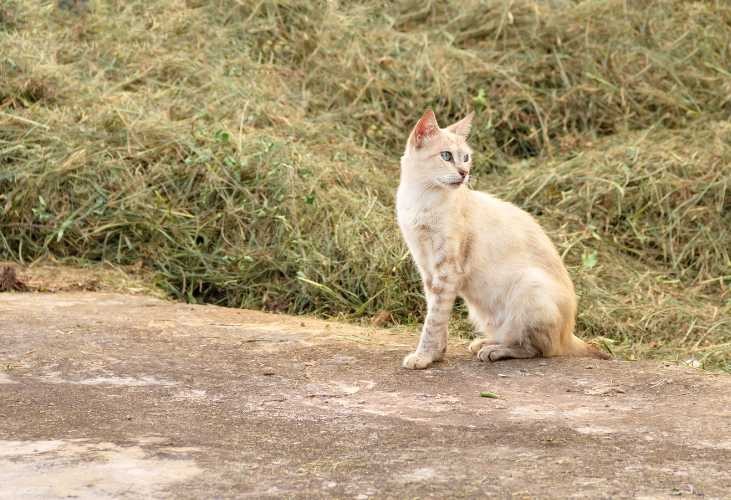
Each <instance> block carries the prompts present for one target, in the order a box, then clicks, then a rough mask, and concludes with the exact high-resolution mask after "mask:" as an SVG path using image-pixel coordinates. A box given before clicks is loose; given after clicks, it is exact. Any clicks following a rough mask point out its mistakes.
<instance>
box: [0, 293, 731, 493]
mask: <svg viewBox="0 0 731 500" xmlns="http://www.w3.org/2000/svg"><path fill="white" fill-rule="evenodd" d="M0 315H1V316H2V318H3V321H2V322H0V339H1V341H0V421H2V422H3V425H2V426H0V440H2V442H4V443H5V445H0V450H9V451H5V454H4V455H2V456H0V462H2V465H1V466H0V470H3V472H0V479H2V480H3V484H4V485H5V488H4V490H5V491H6V492H11V493H10V494H12V495H16V496H17V494H18V493H23V492H25V493H27V492H30V493H28V494H30V495H31V496H33V495H36V496H44V497H54V496H56V497H61V496H64V495H77V496H80V497H84V496H85V495H86V496H94V495H96V496H104V494H106V495H107V496H123V495H125V494H130V495H133V496H140V495H142V496H151V497H169V496H175V497H181V498H199V497H202V496H207V497H210V496H222V497H233V496H236V497H240V496H253V497H264V498H267V497H280V496H288V497H308V498H312V497H341V498H342V497H345V498H360V499H363V498H368V497H379V498H381V497H393V498H395V497H399V498H401V497H434V498H437V497H472V496H485V495H495V496H500V497H508V498H510V497H519V498H520V497H529V498H532V497H535V498H567V497H570V496H572V495H574V496H575V495H578V496H581V497H593V498H607V497H612V498H627V497H644V498H666V497H669V496H674V495H678V496H689V497H691V496H697V495H703V496H704V497H705V498H726V497H727V492H728V491H730V490H731V473H729V471H728V464H729V463H731V415H730V413H729V408H730V407H731V395H730V391H729V387H730V386H729V382H730V381H731V379H730V378H729V376H728V375H711V374H706V373H703V372H700V371H697V370H693V369H689V368H683V367H678V366H664V365H660V364H657V363H649V362H636V363H630V362H623V361H597V360H587V359H550V360H513V361H506V362H499V363H494V364H485V363H480V362H478V361H475V360H474V359H473V358H472V357H471V356H470V355H469V354H468V353H467V351H466V347H465V345H463V344H462V343H460V342H458V341H454V340H453V341H452V344H450V350H449V353H448V357H447V360H446V361H445V362H443V363H440V364H438V365H437V366H436V367H435V368H434V369H430V370H426V371H421V372H412V371H408V370H403V369H401V368H400V359H401V358H402V357H403V355H404V354H405V353H406V352H408V351H409V350H410V349H411V348H412V347H413V345H414V343H415V341H416V337H415V336H414V335H410V334H404V333H397V332H393V331H390V330H383V329H378V328H375V327H371V328H359V327H354V326H351V325H343V324H338V323H329V322H325V321H320V320H316V319H312V318H303V317H290V316H284V315H272V314H264V313H259V312H252V311H245V310H234V309H225V308H219V307H214V306H190V305H185V304H177V303H169V302H165V301H162V300H158V299H154V298H150V297H146V296H126V295H117V294H107V293H63V294H53V295H51V294H36V293H33V294H5V295H3V296H0ZM483 391H490V392H494V393H495V394H496V395H497V396H498V398H497V399H492V398H483V397H480V392H483ZM8 443H10V444H8ZM0 444H1V443H0ZM6 445H7V446H6ZM49 447H50V448H49ZM81 470H89V471H91V472H90V474H89V475H88V478H89V480H88V481H87V482H86V483H85V482H84V481H80V480H78V477H79V475H78V472H79V471H81ZM108 471H115V472H114V474H111V473H109V474H108V473H107V472H108ZM44 474H48V476H47V477H48V478H53V484H54V485H57V484H63V485H65V486H64V488H63V489H53V488H51V483H50V482H48V481H46V479H47V478H46V477H44ZM85 477H87V476H85ZM134 478H140V479H139V480H135V479H134ZM122 484H124V485H128V489H126V490H122V489H120V488H122V486H120V485H122ZM31 485H39V486H38V488H40V489H36V490H32V491H31V490H28V488H30V487H31ZM43 488H45V489H43ZM104 492H107V493H104ZM1 496H2V495H1V494H0V497H1Z"/></svg>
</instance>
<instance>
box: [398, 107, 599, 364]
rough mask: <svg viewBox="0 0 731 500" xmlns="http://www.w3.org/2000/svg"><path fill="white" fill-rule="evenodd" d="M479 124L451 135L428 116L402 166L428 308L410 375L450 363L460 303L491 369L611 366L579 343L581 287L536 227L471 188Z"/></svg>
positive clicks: (404, 203) (467, 120)
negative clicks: (473, 138) (508, 364)
mask: <svg viewBox="0 0 731 500" xmlns="http://www.w3.org/2000/svg"><path fill="white" fill-rule="evenodd" d="M473 117H474V112H473V113H470V114H469V115H467V116H466V117H464V118H463V119H461V120H460V121H458V122H456V123H454V124H452V125H450V126H449V127H447V128H444V129H441V128H439V125H438V124H437V120H436V117H435V116H434V112H433V111H432V110H427V111H426V112H425V113H424V115H423V116H422V117H421V119H420V120H419V121H418V122H417V124H416V126H415V127H414V129H413V131H412V132H411V134H410V135H409V139H408V142H407V144H406V150H405V152H404V154H403V156H402V157H401V179H400V183H399V187H398V191H397V194H396V211H397V218H398V223H399V227H400V229H401V233H402V235H403V237H404V239H405V240H406V244H407V246H408V248H409V251H410V252H411V256H412V258H413V260H414V262H415V263H416V266H417V268H418V270H419V273H420V274H421V278H422V282H423V286H424V294H425V296H426V303H427V315H426V320H425V321H424V325H423V328H422V332H421V338H420V340H419V344H418V346H417V348H416V351H414V352H413V353H411V354H409V355H407V356H406V357H405V358H404V360H403V366H404V367H405V368H409V369H422V368H426V367H428V366H429V365H431V364H432V363H434V362H435V361H439V360H441V359H442V358H443V357H444V354H445V352H446V350H447V324H448V322H449V316H450V313H451V311H452V306H453V304H454V301H455V299H456V297H457V296H460V297H461V298H462V300H464V302H465V303H466V305H467V308H468V310H469V316H470V319H471V321H472V323H473V324H474V325H475V328H476V330H477V331H478V333H479V334H481V337H478V338H477V339H476V340H474V341H473V342H472V343H471V344H470V346H469V350H470V351H471V352H472V353H473V354H475V355H476V356H477V358H478V359H479V360H481V361H485V362H487V361H498V360H501V359H509V358H532V357H536V356H545V357H549V356H590V357H595V358H602V359H608V358H609V356H608V355H607V354H606V353H604V352H603V351H601V350H599V349H598V348H596V347H594V346H592V345H590V344H587V343H585V342H584V341H582V340H580V339H579V338H577V337H576V336H574V334H573V330H574V322H575V317H576V294H575V293H574V286H573V283H572V282H571V278H570V277H569V274H568V271H567V270H566V267H565V266H564V265H563V262H562V261H561V257H559V255H558V252H557V251H556V249H555V247H554V246H553V244H552V243H551V241H550V240H549V238H548V236H546V233H545V232H544V231H543V229H541V227H540V226H539V225H538V223H537V222H536V221H535V219H533V217H532V216H531V215H529V214H528V213H527V212H525V211H523V210H522V209H520V208H518V207H517V206H515V205H513V204H512V203H508V202H505V201H502V200H499V199H497V198H495V197H493V196H491V195H489V194H486V193H482V192H479V191H473V190H471V189H469V188H468V186H467V184H468V181H469V178H470V169H471V167H472V149H470V147H469V146H468V145H467V137H468V135H469V132H470V127H471V125H472V119H473Z"/></svg>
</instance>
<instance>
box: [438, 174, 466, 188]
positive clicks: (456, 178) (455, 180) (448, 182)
mask: <svg viewBox="0 0 731 500" xmlns="http://www.w3.org/2000/svg"><path fill="white" fill-rule="evenodd" d="M437 180H438V181H439V182H440V183H441V184H444V185H445V186H449V187H453V188H456V187H459V186H461V185H462V184H465V183H467V182H468V181H469V180H470V176H469V174H468V175H465V176H464V177H463V176H461V175H460V174H447V175H441V176H439V177H437Z"/></svg>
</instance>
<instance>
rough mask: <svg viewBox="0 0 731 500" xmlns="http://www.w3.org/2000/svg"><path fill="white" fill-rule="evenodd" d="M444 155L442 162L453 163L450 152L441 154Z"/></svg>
mask: <svg viewBox="0 0 731 500" xmlns="http://www.w3.org/2000/svg"><path fill="white" fill-rule="evenodd" d="M440 154H441V155H442V160H444V161H452V153H451V152H449V151H442V152H441V153H440Z"/></svg>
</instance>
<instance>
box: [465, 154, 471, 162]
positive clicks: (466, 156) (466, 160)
mask: <svg viewBox="0 0 731 500" xmlns="http://www.w3.org/2000/svg"><path fill="white" fill-rule="evenodd" d="M468 161H470V155H464V162H465V163H467V162H468Z"/></svg>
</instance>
